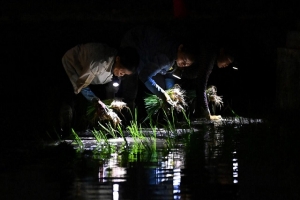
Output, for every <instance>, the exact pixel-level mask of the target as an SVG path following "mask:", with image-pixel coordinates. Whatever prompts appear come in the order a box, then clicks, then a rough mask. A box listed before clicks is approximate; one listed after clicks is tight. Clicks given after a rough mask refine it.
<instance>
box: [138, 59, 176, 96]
mask: <svg viewBox="0 0 300 200" xmlns="http://www.w3.org/2000/svg"><path fill="white" fill-rule="evenodd" d="M170 67H171V63H170V61H169V59H168V57H167V56H165V55H163V54H160V55H157V56H155V57H154V58H153V59H151V62H149V63H146V64H145V65H144V66H143V68H142V70H141V71H140V73H139V78H140V80H141V81H142V82H143V83H144V84H145V86H146V87H147V88H148V89H149V90H150V91H151V92H152V93H153V94H155V95H158V96H160V97H162V96H163V95H162V93H161V91H160V90H159V89H158V88H157V87H156V84H157V83H156V82H155V80H154V79H153V77H154V76H156V75H157V74H158V73H160V74H163V75H164V74H166V72H167V71H168V69H169V68H170Z"/></svg>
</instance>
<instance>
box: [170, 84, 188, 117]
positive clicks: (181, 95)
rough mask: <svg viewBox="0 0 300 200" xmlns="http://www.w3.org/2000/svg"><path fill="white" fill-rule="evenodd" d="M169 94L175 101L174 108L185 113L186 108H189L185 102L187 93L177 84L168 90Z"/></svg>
mask: <svg viewBox="0 0 300 200" xmlns="http://www.w3.org/2000/svg"><path fill="white" fill-rule="evenodd" d="M166 92H167V94H168V95H169V96H170V98H171V99H172V101H173V106H174V108H175V109H176V110H177V111H178V112H181V111H184V107H185V106H187V103H186V102H185V91H184V90H182V89H181V87H180V86H179V85H178V84H175V85H174V86H173V88H171V89H169V90H166Z"/></svg>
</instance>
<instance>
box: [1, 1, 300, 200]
mask: <svg viewBox="0 0 300 200" xmlns="http://www.w3.org/2000/svg"><path fill="white" fill-rule="evenodd" d="M112 2H113V1H112ZM122 2H123V1H122ZM160 2H162V1H160ZM197 2H198V1H197ZM199 2H200V1H199ZM7 3H9V2H7ZM25 4H26V3H24V5H25ZM49 4H52V1H51V2H50V3H49ZM26 6H29V4H26ZM65 6H66V7H67V8H68V4H66V5H65ZM207 6H208V7H209V8H210V9H212V10H215V9H214V7H211V6H210V5H209V4H207ZM29 7H30V6H29ZM66 7H61V8H60V9H57V10H56V9H54V10H55V14H52V15H51V13H49V12H45V13H44V10H43V9H39V13H38V14H36V15H34V13H33V14H32V13H31V14H28V13H27V12H26V10H23V12H24V13H21V12H20V11H21V10H22V9H10V10H9V9H2V10H1V11H2V12H1V15H0V17H1V21H0V27H1V41H0V44H1V47H2V48H1V50H0V54H1V59H0V65H1V66H3V67H2V69H3V75H4V78H2V79H1V84H0V89H1V93H2V103H1V113H0V117H1V120H0V127H1V145H0V151H1V161H0V179H1V181H0V199H1V200H15V199H16V200H19V199H22V200H25V199H30V200H33V199H41V200H57V199H60V200H73V199H74V200H77V199H78V200H79V199H80V200H83V199H101V200H102V199H103V200H106V199H112V200H125V199H126V200H135V199H137V200H140V199H143V200H146V199H163V200H167V199H185V200H190V199H191V200H198V199H201V200H223V199H233V200H250V199H251V200H256V199H257V200H298V199H300V194H299V191H300V182H299V178H300V172H299V164H300V162H299V161H300V158H299V155H298V154H299V152H300V149H299V148H300V146H299V141H300V137H299V125H298V123H299V121H298V118H299V117H293V116H290V115H288V113H283V114H282V115H278V113H277V110H276V105H275V104H276V102H275V101H276V80H275V79H276V78H275V77H276V67H275V66H276V56H277V48H278V47H284V46H285V44H286V34H287V32H288V31H289V30H295V29H296V26H297V23H299V22H297V19H296V18H295V16H294V15H293V16H292V17H290V18H287V17H286V16H287V15H286V13H284V11H285V12H287V13H291V15H292V12H289V11H290V10H284V9H283V10H282V9H280V12H279V16H268V15H264V14H259V15H251V14H248V15H247V14H246V13H244V12H243V11H242V10H239V16H237V17H235V16H232V15H230V14H229V15H226V13H225V11H224V12H221V13H218V15H215V16H211V15H209V14H208V13H204V14H203V15H201V16H198V18H197V17H194V18H193V17H191V18H188V19H184V20H174V19H170V18H169V17H164V16H158V15H157V13H156V14H155V15H153V16H155V17H153V16H151V15H148V14H149V12H145V14H144V13H143V14H144V16H143V17H141V18H139V17H131V18H130V17H122V15H120V13H119V12H115V11H116V10H114V9H112V10H111V11H110V10H109V11H108V12H107V13H110V15H101V14H99V15H97V17H96V18H95V17H92V15H91V14H90V13H88V14H87V15H83V16H81V17H82V18H80V16H79V15H78V16H77V15H74V14H73V13H72V12H73V10H72V9H70V10H68V11H69V12H70V13H69V14H68V16H66V15H65V12H64V11H65V10H61V9H63V8H66ZM221 7H222V6H221ZM229 7H230V8H231V7H232V6H230V5H229ZM2 8H4V7H2ZM43 8H45V7H43ZM74 8H75V6H74V7H73V9H74ZM128 8H129V7H127V9H128ZM268 8H269V7H268ZM280 8H281V7H280ZM130 9H131V8H130ZM273 9H275V7H273ZM285 9H286V8H285ZM45 10H47V9H45ZM75 10H76V8H75ZM154 10H155V9H154ZM247 10H248V7H247ZM269 11H270V12H271V11H272V7H270V10H269ZM97 12H98V10H97ZM97 12H96V13H97ZM215 12H218V11H217V10H215ZM129 13H131V12H128V13H127V14H128V15H127V16H129ZM48 14H50V15H48ZM104 14H105V13H104ZM111 14H112V15H113V16H114V17H112V18H111ZM135 14H137V13H135ZM138 14H140V13H138ZM164 14H165V13H164ZM231 14H232V12H231ZM233 14H234V15H235V14H236V13H233ZM145 15H147V16H145ZM225 15H226V17H225ZM116 16H117V19H116ZM59 17H63V19H60V18H59ZM144 24H147V25H154V26H157V27H158V28H162V29H163V30H168V31H171V32H173V33H175V34H178V35H185V34H187V35H189V33H193V34H192V35H193V37H194V38H196V39H197V38H201V39H203V38H204V39H206V38H210V39H211V38H214V37H217V38H218V37H220V36H222V35H223V34H224V33H225V34H226V35H229V36H231V38H232V37H233V38H235V39H236V42H237V43H238V44H239V45H238V46H239V48H240V49H239V52H240V57H239V65H240V68H239V70H238V71H232V70H231V71H227V72H226V73H225V75H222V74H221V73H219V74H218V73H214V75H212V76H211V78H210V81H211V83H214V84H215V85H216V86H217V87H218V94H219V95H222V97H223V100H224V107H223V108H222V110H221V111H220V112H219V113H217V114H220V115H222V117H223V120H222V121H215V122H214V121H206V120H200V119H199V120H196V121H194V120H193V121H191V124H190V126H189V127H188V128H187V127H185V128H182V127H177V126H176V127H172V128H171V127H167V128H165V129H161V128H154V129H149V128H148V127H147V128H143V129H141V131H140V132H141V133H143V134H142V135H139V137H136V138H135V137H132V136H131V135H130V134H129V133H128V132H126V131H124V135H123V136H121V135H120V134H117V135H116V136H115V137H114V136H110V137H109V138H103V137H102V138H101V137H98V138H97V137H96V136H95V135H93V133H92V130H91V129H87V126H85V124H84V126H81V124H79V123H78V127H80V128H79V129H76V128H75V133H76V135H75V134H74V135H73V136H74V137H73V138H68V139H58V137H56V136H58V135H59V134H58V133H56V130H57V118H58V110H59V107H60V102H59V98H60V97H59V93H60V92H61V91H60V89H61V84H62V80H63V78H64V77H63V73H64V71H63V68H62V64H61V58H62V56H63V54H64V53H65V52H66V51H67V50H68V49H69V48H71V47H73V46H75V45H77V44H79V43H85V42H106V43H109V44H111V45H112V46H114V47H117V46H118V45H119V43H120V40H121V38H122V36H123V34H124V33H125V32H126V31H127V30H128V29H130V28H132V27H134V26H136V25H144ZM298 26H299V25H298ZM141 88H142V87H141ZM296 92H297V91H295V93H296ZM141 94H143V95H144V91H142V93H141ZM139 97H141V99H139V101H140V102H142V103H140V104H139V108H143V106H144V104H143V99H142V95H140V96H139ZM81 103H82V105H83V107H84V106H86V105H85V104H84V103H83V101H80V99H79V102H78V104H81ZM231 109H233V110H234V111H235V113H237V114H238V115H239V116H242V117H227V114H228V111H229V113H230V114H232V113H231V112H230V111H231ZM140 111H141V112H143V110H142V109H141V110H140ZM80 112H82V111H81V110H80V109H79V110H78V114H85V110H84V111H83V112H82V113H80ZM295 112H296V113H297V114H298V112H297V110H296V109H295ZM277 117H278V118H280V119H279V120H277ZM78 122H81V120H80V119H79V120H78ZM89 128H91V127H89ZM154 133H155V134H154ZM98 136H99V135H98ZM49 138H50V139H49Z"/></svg>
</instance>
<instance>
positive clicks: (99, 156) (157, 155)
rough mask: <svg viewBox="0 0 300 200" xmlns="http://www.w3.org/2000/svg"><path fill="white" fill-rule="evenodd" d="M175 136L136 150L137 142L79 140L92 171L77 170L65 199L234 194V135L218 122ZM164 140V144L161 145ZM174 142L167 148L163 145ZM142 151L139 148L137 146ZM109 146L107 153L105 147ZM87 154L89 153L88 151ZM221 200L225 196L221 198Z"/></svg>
mask: <svg viewBox="0 0 300 200" xmlns="http://www.w3.org/2000/svg"><path fill="white" fill-rule="evenodd" d="M198 128H199V129H198V131H196V132H190V133H188V132H183V134H182V135H180V137H179V138H167V139H166V138H165V139H164V138H161V139H156V141H152V142H154V143H155V145H154V146H155V148H152V149H151V151H150V152H149V149H148V150H147V149H143V148H140V149H136V148H135V145H136V141H133V140H130V138H127V143H128V144H129V148H128V149H124V143H123V142H122V139H119V140H111V141H110V143H111V145H109V146H106V147H105V146H103V145H102V146H101V145H100V146H99V144H97V141H95V140H92V139H89V140H86V141H85V140H83V144H85V145H87V144H88V145H87V146H88V147H87V148H86V150H85V151H84V152H82V154H89V156H86V155H85V157H86V159H87V160H89V161H88V162H90V163H94V164H93V165H91V167H92V168H95V169H96V170H97V173H95V174H94V175H91V173H90V172H91V171H93V170H94V169H87V168H85V169H82V170H81V172H83V173H82V174H81V176H77V179H75V180H74V184H73V186H72V188H71V189H70V191H69V193H68V194H69V197H71V198H70V199H92V198H100V199H113V200H117V199H118V200H121V199H197V197H198V196H202V197H203V199H210V198H212V199H213V198H217V199H225V198H228V196H232V197H233V196H235V192H236V191H235V189H234V188H233V187H234V185H237V183H238V153H237V149H236V141H235V139H234V137H233V135H234V134H233V132H232V131H234V130H236V129H235V128H232V129H230V130H228V129H225V128H224V126H222V124H214V123H213V124H209V125H207V124H206V125H205V126H200V127H198ZM166 140H168V141H166ZM170 141H171V142H172V143H173V144H172V145H171V146H172V147H174V148H171V149H170V148H168V147H170V145H168V144H166V143H167V142H168V143H170ZM139 147H141V146H139ZM107 148H109V149H107ZM87 152H92V153H87ZM223 197H224V198H223Z"/></svg>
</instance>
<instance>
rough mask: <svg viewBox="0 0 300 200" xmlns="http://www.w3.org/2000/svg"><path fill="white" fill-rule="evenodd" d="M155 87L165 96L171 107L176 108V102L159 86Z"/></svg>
mask: <svg viewBox="0 0 300 200" xmlns="http://www.w3.org/2000/svg"><path fill="white" fill-rule="evenodd" d="M155 87H156V88H157V89H158V91H160V92H161V93H163V94H164V96H165V98H166V102H168V103H169V104H170V105H171V106H174V102H173V100H172V99H171V97H170V96H169V95H168V94H167V93H166V91H165V90H163V89H162V88H161V87H160V86H159V85H157V84H156V85H155Z"/></svg>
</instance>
